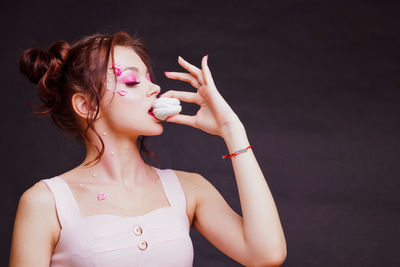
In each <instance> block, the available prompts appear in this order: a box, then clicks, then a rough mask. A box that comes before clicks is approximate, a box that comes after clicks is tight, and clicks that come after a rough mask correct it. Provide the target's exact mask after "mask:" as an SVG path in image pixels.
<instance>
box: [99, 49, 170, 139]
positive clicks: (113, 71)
mask: <svg viewBox="0 0 400 267" xmlns="http://www.w3.org/2000/svg"><path fill="white" fill-rule="evenodd" d="M114 60H115V65H114V67H113V68H110V67H112V62H111V57H110V61H109V63H108V69H107V81H106V90H105V95H104V97H103V99H102V100H101V104H100V107H101V108H100V109H101V114H102V116H101V119H102V120H103V121H104V123H106V124H107V126H106V127H107V128H108V131H113V132H115V133H116V134H122V135H128V136H132V137H138V136H140V135H145V136H150V135H159V134H161V133H162V132H163V126H162V124H161V121H160V120H158V119H156V118H155V117H154V116H153V115H151V114H149V112H148V111H149V109H150V108H151V105H152V103H153V102H154V100H155V99H156V98H157V95H158V94H159V92H160V86H158V85H156V84H154V83H152V82H151V80H150V76H149V73H148V71H147V67H146V65H145V64H144V63H143V61H142V60H141V58H140V57H139V56H138V55H137V54H136V53H135V51H134V50H133V49H132V48H130V47H126V46H115V47H114ZM113 95H114V98H113Z"/></svg>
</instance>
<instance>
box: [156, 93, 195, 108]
mask: <svg viewBox="0 0 400 267" xmlns="http://www.w3.org/2000/svg"><path fill="white" fill-rule="evenodd" d="M162 97H175V98H178V99H179V100H181V101H184V102H188V103H195V104H197V105H199V106H200V104H201V103H202V102H203V98H202V97H201V96H200V95H198V94H197V93H193V92H185V91H175V90H169V91H167V92H165V93H164V94H162Z"/></svg>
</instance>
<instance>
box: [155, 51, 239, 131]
mask: <svg viewBox="0 0 400 267" xmlns="http://www.w3.org/2000/svg"><path fill="white" fill-rule="evenodd" d="M207 60H208V56H204V57H203V58H202V60H201V69H199V68H197V67H196V66H194V65H192V64H190V63H189V62H187V61H185V60H184V59H183V58H181V57H178V63H179V64H180V65H181V66H182V67H183V68H184V69H186V70H187V71H188V72H189V73H183V72H165V76H166V77H167V78H169V79H174V80H181V81H185V82H188V83H190V84H191V85H192V86H193V87H195V88H197V92H196V93H193V92H185V91H174V90H170V91H167V92H166V93H164V94H163V95H162V97H175V98H178V99H179V100H181V101H184V102H189V103H195V104H197V105H199V106H200V109H199V110H198V111H197V114H196V115H194V116H189V115H183V114H176V115H173V116H171V117H169V118H168V119H167V120H166V121H167V122H175V123H179V124H185V125H189V126H192V127H194V128H198V129H200V130H203V131H205V132H207V133H210V134H214V135H219V136H221V137H223V136H224V133H225V131H227V129H228V128H230V127H231V126H232V125H234V124H239V125H240V124H241V122H240V120H239V118H238V116H237V115H236V114H235V113H234V112H233V110H232V109H231V107H230V106H229V105H228V103H227V102H226V101H225V100H224V99H223V97H222V96H221V94H220V93H219V92H218V90H217V88H216V87H215V84H214V80H213V78H212V76H211V72H210V69H209V68H208V65H207ZM199 84H200V85H199Z"/></svg>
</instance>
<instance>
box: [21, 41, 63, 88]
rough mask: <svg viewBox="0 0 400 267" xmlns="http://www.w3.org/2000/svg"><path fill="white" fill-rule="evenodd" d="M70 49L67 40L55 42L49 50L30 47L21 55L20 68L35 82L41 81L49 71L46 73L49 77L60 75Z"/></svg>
mask: <svg viewBox="0 0 400 267" xmlns="http://www.w3.org/2000/svg"><path fill="white" fill-rule="evenodd" d="M69 49H70V46H69V44H68V43H67V42H65V41H58V42H55V43H53V44H52V45H51V46H50V48H49V50H48V51H43V50H41V49H37V48H30V49H28V50H26V51H25V52H24V53H23V54H22V55H21V56H20V58H19V69H20V71H21V72H22V73H23V74H24V75H25V76H26V77H28V79H29V80H30V81H31V82H33V83H35V84H37V83H39V81H40V80H41V79H42V78H43V76H45V74H46V73H47V72H49V73H47V75H46V76H47V77H49V76H50V77H54V76H56V77H59V75H60V71H61V67H62V64H63V63H64V61H65V60H66V58H67V56H68V52H69ZM47 77H46V78H47Z"/></svg>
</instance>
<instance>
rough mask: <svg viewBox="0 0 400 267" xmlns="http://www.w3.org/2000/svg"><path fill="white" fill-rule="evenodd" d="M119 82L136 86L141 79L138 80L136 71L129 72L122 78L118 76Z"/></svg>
mask: <svg viewBox="0 0 400 267" xmlns="http://www.w3.org/2000/svg"><path fill="white" fill-rule="evenodd" d="M118 82H119V83H122V84H126V85H127V86H134V85H137V84H139V83H140V82H139V81H137V79H136V75H135V74H134V73H129V74H127V75H124V76H122V77H121V78H118Z"/></svg>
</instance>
